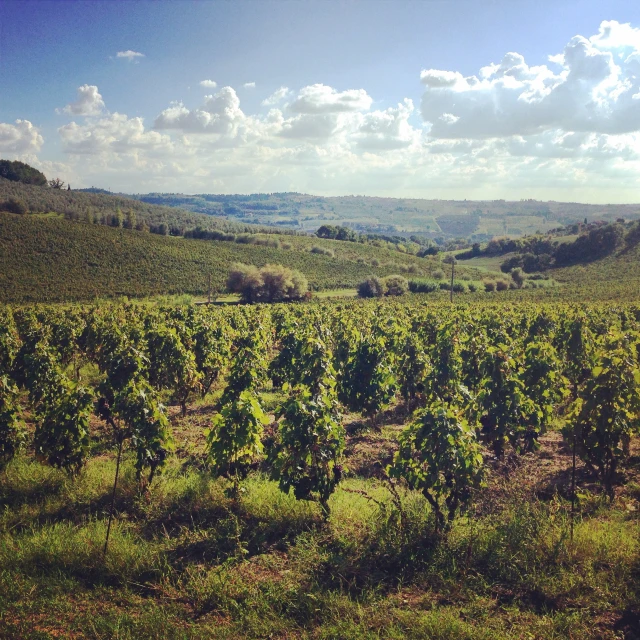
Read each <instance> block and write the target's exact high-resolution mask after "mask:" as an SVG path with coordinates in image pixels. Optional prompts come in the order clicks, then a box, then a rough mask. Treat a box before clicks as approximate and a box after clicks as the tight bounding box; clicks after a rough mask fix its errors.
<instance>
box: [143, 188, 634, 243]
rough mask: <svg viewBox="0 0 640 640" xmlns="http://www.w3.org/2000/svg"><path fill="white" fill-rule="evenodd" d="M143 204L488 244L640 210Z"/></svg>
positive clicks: (499, 203)
mask: <svg viewBox="0 0 640 640" xmlns="http://www.w3.org/2000/svg"><path fill="white" fill-rule="evenodd" d="M131 197H133V198H137V199H139V200H140V201H141V202H144V203H148V204H154V205H157V206H160V205H162V206H169V207H179V208H181V209H188V210H189V211H192V212H199V213H206V214H210V215H215V216H225V217H227V218H228V219H229V220H234V221H236V222H244V223H246V222H251V223H258V224H265V225H274V226H277V227H279V228H283V229H287V228H288V229H296V230H306V231H315V230H316V229H317V228H318V227H319V226H321V225H323V224H342V225H347V226H349V227H351V228H353V229H355V230H356V231H360V232H367V233H369V232H376V233H404V234H424V235H427V236H429V237H432V238H434V237H439V236H440V237H445V238H453V237H464V238H469V239H473V240H479V241H483V240H488V239H490V238H491V237H493V236H496V235H511V236H522V235H528V234H532V233H536V232H537V231H540V232H545V231H548V230H549V229H553V228H557V227H559V226H564V225H567V224H574V223H577V222H582V221H583V220H584V219H585V218H587V220H588V221H589V222H591V221H594V220H604V221H608V222H612V221H615V220H616V219H617V218H625V219H626V220H633V219H637V218H640V205H637V204H629V205H627V204H619V205H593V204H581V203H575V202H542V201H537V200H521V201H517V202H509V201H505V200H457V201H456V200H422V199H411V198H375V197H368V196H340V197H321V196H313V195H306V194H300V193H272V194H251V195H221V194H196V195H188V194H171V193H150V194H144V195H133V196H131Z"/></svg>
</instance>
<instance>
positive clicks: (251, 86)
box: [242, 82, 256, 89]
mask: <svg viewBox="0 0 640 640" xmlns="http://www.w3.org/2000/svg"><path fill="white" fill-rule="evenodd" d="M242 86H243V87H244V88H245V89H255V88H256V83H255V82H245V83H244V84H243V85H242Z"/></svg>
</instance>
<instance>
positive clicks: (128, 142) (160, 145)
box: [58, 113, 172, 155]
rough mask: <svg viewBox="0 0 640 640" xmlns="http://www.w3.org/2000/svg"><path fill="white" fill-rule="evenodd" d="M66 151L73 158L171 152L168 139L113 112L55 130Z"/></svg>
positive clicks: (135, 120) (135, 121)
mask: <svg viewBox="0 0 640 640" xmlns="http://www.w3.org/2000/svg"><path fill="white" fill-rule="evenodd" d="M58 133H59V134H60V138H61V140H62V144H63V146H64V149H65V151H66V152H68V153H71V154H73V155H98V154H110V153H113V154H116V155H117V154H121V153H127V152H132V151H147V152H158V151H164V152H170V151H171V149H172V143H171V139H170V138H169V136H166V135H163V134H160V133H158V132H157V131H148V130H145V128H144V121H143V119H142V118H128V117H127V116H126V115H124V114H120V113H112V114H110V115H108V116H106V117H104V118H101V119H99V120H97V121H90V122H88V123H87V124H84V125H79V124H77V123H75V122H70V123H69V124H67V125H64V126H62V127H60V128H59V129H58Z"/></svg>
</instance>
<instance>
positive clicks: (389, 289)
mask: <svg viewBox="0 0 640 640" xmlns="http://www.w3.org/2000/svg"><path fill="white" fill-rule="evenodd" d="M384 287H385V292H384V295H385V296H402V295H404V294H405V293H407V291H408V290H409V283H408V282H407V279H406V278H403V277H402V276H398V275H392V276H387V277H386V278H385V279H384Z"/></svg>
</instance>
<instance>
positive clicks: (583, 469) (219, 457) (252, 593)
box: [0, 298, 640, 637]
mask: <svg viewBox="0 0 640 640" xmlns="http://www.w3.org/2000/svg"><path fill="white" fill-rule="evenodd" d="M639 357H640V307H639V306H637V305H634V304H618V305H613V306H612V305H609V306H599V305H596V304H592V305H569V304H561V303H556V304H547V305H539V304H537V305H534V304H526V303H520V304H508V303H504V304H503V305H500V306H498V305H495V306H492V305H483V306H479V305H474V304H470V305H465V306H456V307H452V306H449V305H444V304H435V305H434V304H431V305H427V304H425V303H424V302H423V301H421V300H420V298H415V299H414V300H413V301H411V302H409V303H408V302H397V301H385V302H372V301H359V302H355V301H354V302H351V303H348V304H333V305H331V304H326V303H325V304H322V305H321V304H318V305H289V306H287V305H272V306H269V305H256V306H239V307H204V306H202V307H193V306H187V307H185V306H182V307H181V306H176V307H155V308H154V307H141V306H135V305H122V304H121V305H108V306H95V307H70V308H67V309H62V308H59V307H24V308H16V309H13V310H12V309H11V308H8V307H5V308H1V309H0V460H1V464H2V468H3V471H0V473H1V474H2V476H3V477H4V479H3V481H2V483H1V484H0V504H2V506H3V508H4V512H3V514H2V516H0V558H1V561H0V564H1V565H2V567H3V570H2V578H1V581H2V585H3V589H4V590H5V593H7V594H8V595H7V596H6V597H4V599H0V616H4V619H5V623H6V621H11V620H13V622H12V624H13V625H14V626H13V627H11V628H12V629H13V633H14V634H18V635H20V636H21V637H22V634H23V632H24V628H23V627H22V626H20V625H21V624H22V623H21V622H20V620H21V617H20V615H19V613H17V612H19V611H20V607H23V608H24V607H27V610H28V605H27V604H26V603H25V600H24V594H25V593H26V591H25V590H28V589H29V588H31V587H30V586H29V584H31V585H33V584H41V581H42V580H43V579H48V578H46V576H49V577H51V576H54V575H55V576H58V578H57V580H62V582H60V584H59V586H58V587H57V588H56V589H57V591H56V589H54V592H56V593H57V594H58V596H59V597H62V594H64V593H65V592H66V591H67V590H68V589H69V588H73V589H75V588H76V587H71V586H69V585H70V584H72V583H73V584H76V583H77V584H78V585H80V586H78V587H77V588H78V589H80V591H82V592H84V593H86V594H89V593H93V590H95V589H103V590H104V589H107V590H108V589H113V588H114V587H116V586H118V587H119V588H122V589H126V590H127V591H128V592H130V593H131V594H132V597H135V598H136V599H139V600H140V602H144V603H145V604H144V607H146V608H145V611H146V612H147V613H146V614H145V615H147V614H148V613H149V609H148V607H152V608H154V610H155V611H156V614H157V615H158V616H159V618H158V620H160V619H161V621H156V622H157V624H159V625H160V627H158V629H160V630H159V631H158V632H157V634H158V635H153V634H151V635H148V636H147V635H144V634H142V631H141V629H143V628H144V630H145V633H147V632H148V629H149V628H150V627H149V624H150V622H149V620H148V619H146V618H145V619H146V620H147V621H146V622H145V623H144V627H136V626H135V623H134V622H132V621H131V620H130V619H129V618H127V620H128V622H127V625H128V626H127V629H129V631H127V633H128V634H129V635H127V634H124V635H123V636H122V637H191V636H190V635H189V634H190V633H193V634H194V637H203V636H202V635H199V634H203V633H205V631H204V630H205V627H198V626H197V625H196V626H195V627H192V628H190V631H189V632H188V633H187V632H186V631H185V632H184V634H182V635H180V634H179V633H178V632H177V631H176V630H177V629H178V627H180V628H182V624H183V623H184V620H185V618H184V616H185V615H186V614H185V613H184V612H183V613H182V614H180V613H179V612H176V611H172V610H170V609H171V606H174V605H175V603H173V604H171V603H172V602H173V600H172V598H174V599H175V598H177V600H178V601H180V602H185V601H187V602H189V605H188V607H195V610H196V611H197V615H198V616H204V618H203V620H205V621H208V622H207V624H208V623H210V622H211V619H210V618H207V616H209V617H210V616H214V617H215V618H216V619H218V620H224V621H225V625H226V627H225V629H226V631H224V633H222V632H221V635H215V634H214V633H213V632H211V633H210V636H211V637H238V636H243V635H247V636H248V637H257V636H260V637H262V634H266V635H268V633H272V632H276V631H277V632H278V633H283V632H284V631H286V632H287V633H289V632H291V633H294V632H295V633H296V634H301V635H304V634H308V635H309V636H312V637H316V635H317V636H318V637H325V636H323V633H325V632H326V633H327V634H328V635H327V636H326V637H346V636H343V635H342V634H343V633H345V634H346V633H347V630H348V629H347V627H345V628H344V630H343V631H340V632H338V631H333V632H332V631H329V629H333V627H332V626H331V625H333V624H337V622H336V619H337V618H339V617H340V615H339V614H338V613H337V611H338V610H339V609H340V607H343V608H345V607H346V608H347V610H348V611H349V616H351V618H350V619H351V623H350V624H352V625H353V628H351V627H349V633H353V634H354V635H353V637H369V636H368V635H366V634H365V633H364V630H365V627H366V624H365V622H364V621H363V620H362V619H360V618H358V621H356V620H355V618H353V616H354V615H355V614H354V610H353V607H354V606H365V605H366V606H373V604H374V602H375V601H376V598H378V605H376V606H383V607H391V608H392V609H393V610H394V611H395V609H394V608H393V607H394V606H395V605H393V603H392V601H391V600H389V598H390V597H391V596H389V594H391V593H393V592H394V590H395V591H397V590H398V589H409V590H410V591H411V590H412V589H413V590H415V589H420V590H421V591H420V592H421V593H422V594H425V593H427V592H429V591H430V590H434V589H435V590H436V591H437V592H439V593H440V594H441V596H440V597H443V598H445V600H446V601H449V600H451V599H453V600H452V602H453V604H450V605H448V606H447V607H444V608H443V607H440V609H438V611H439V614H438V615H439V616H440V618H441V619H442V620H443V621H444V622H443V623H442V624H445V625H446V624H449V623H450V624H452V625H454V626H453V627H447V629H448V631H447V630H446V629H445V631H443V633H445V635H444V636H437V637H512V636H511V635H509V633H508V630H507V627H504V626H500V625H502V624H503V621H502V622H501V621H500V618H499V617H498V622H497V623H496V624H498V626H497V627H495V628H493V631H492V632H491V633H489V634H488V635H486V636H485V635H482V631H481V628H480V627H481V625H480V627H478V626H477V625H476V624H475V623H473V622H469V623H468V624H466V623H465V624H464V625H463V626H462V627H460V628H459V629H458V627H457V626H456V624H457V623H456V624H454V620H459V614H454V612H455V611H457V610H458V609H459V608H460V607H463V609H465V611H467V610H468V608H469V607H471V608H473V606H475V605H473V599H474V598H480V599H482V598H485V600H484V602H485V604H486V602H487V600H486V599H487V598H489V600H493V599H495V597H496V596H495V594H496V593H497V591H496V589H497V590H498V591H500V590H504V589H507V590H510V592H511V593H512V596H511V597H512V605H513V606H515V603H517V604H518V605H519V607H520V610H521V611H524V612H525V613H524V614H523V615H524V618H523V619H522V620H521V621H520V622H522V624H524V625H525V627H526V626H527V625H534V627H535V628H536V629H537V631H536V634H537V635H535V637H558V634H559V635H560V636H563V637H564V633H565V632H566V633H569V632H571V633H575V634H577V635H575V636H574V637H589V633H591V632H589V631H588V629H589V625H590V624H591V623H592V622H594V620H595V619H596V618H594V616H596V617H597V615H599V614H598V612H602V611H607V610H610V609H611V608H613V609H614V610H615V611H617V612H618V617H619V618H620V617H621V619H624V616H625V615H627V614H626V613H625V611H627V612H628V611H631V612H632V614H633V615H636V613H637V611H638V609H637V607H638V604H639V602H640V600H639V599H638V594H637V592H634V591H633V589H631V591H629V589H628V585H629V584H631V583H632V582H633V580H632V578H631V574H629V573H628V572H629V571H632V572H633V571H634V569H633V566H628V564H629V563H631V565H632V564H633V563H632V561H631V560H629V558H634V557H636V558H637V553H638V551H639V549H638V535H637V527H638V521H637V518H636V519H635V520H634V514H635V511H634V510H635V509H636V505H637V500H638V498H639V497H640V490H639V489H638V484H634V482H637V481H631V482H629V478H633V477H636V476H634V474H637V460H638V455H637V448H636V440H635V438H636V436H637V435H638V431H639V430H640V369H639V367H638V359H639ZM541 447H542V448H541ZM543 454H544V455H543ZM554 456H555V457H557V456H564V458H563V459H564V460H565V462H567V463H568V467H567V468H565V469H564V475H563V474H560V475H559V476H558V478H556V482H555V484H554V489H553V491H552V493H551V494H549V492H547V493H546V494H545V495H544V497H543V498H540V496H539V495H538V493H536V496H537V497H535V499H534V498H532V497H531V496H530V495H529V494H527V495H526V497H523V496H524V494H523V491H525V489H523V486H526V484H527V483H526V482H524V483H523V476H522V475H519V474H522V473H523V471H522V470H523V469H529V470H530V469H531V468H536V467H539V466H540V465H544V464H545V460H548V459H549V458H550V457H551V458H554ZM634 465H635V466H634ZM565 466H566V465H565ZM509 483H511V484H509ZM2 487H3V488H2ZM634 487H635V488H634ZM536 491H537V489H536ZM634 491H635V493H634ZM621 505H622V509H623V510H622V512H621V513H622V515H618V516H616V515H615V514H619V513H620V511H619V510H620V508H621ZM626 508H628V510H626V511H625V509H626ZM603 510H604V511H603ZM599 513H607V514H608V516H607V518H608V519H609V520H611V521H610V522H609V523H608V525H607V526H608V527H609V528H608V529H607V531H608V532H609V533H606V532H605V531H604V530H603V529H602V528H601V527H602V523H601V521H600V520H598V518H597V517H596V516H597V514H599ZM37 514H39V515H37ZM36 516H37V519H36V520H34V519H33V518H34V517H36ZM363 518H364V520H362V519H363ZM359 519H360V520H359ZM613 531H617V534H616V535H617V542H616V543H615V544H614V541H613V538H611V537H610V536H613V535H614V534H613V533H611V532H613ZM590 536H591V537H590ZM594 536H595V537H594ZM634 536H635V537H634ZM591 538H593V539H591ZM596 539H597V540H596ZM589 540H591V542H589ZM47 541H48V542H47ZM592 543H593V544H594V545H595V547H593V549H591V548H589V549H587V550H586V549H585V545H587V547H589V545H591V544H592ZM52 545H53V546H52ZM612 545H614V546H615V545H618V547H617V549H618V550H617V551H616V552H614V551H613V547H612ZM585 554H586V555H585ZM589 554H591V555H589ZM602 554H605V555H606V556H607V558H606V562H605V560H603V557H604V556H603V555H602ZM607 554H608V555H607ZM625 554H626V555H625ZM634 554H635V555H634ZM507 555H508V556H509V558H510V560H509V561H506V556H507ZM623 556H624V557H623ZM36 558H39V560H37V561H36ZM34 562H36V565H35V566H37V568H35V569H34V565H33V563H34ZM603 562H604V563H605V565H606V567H608V568H605V565H603V564H602V563H603ZM625 562H626V563H627V564H625ZM256 563H257V564H256ZM265 563H266V564H265ZM501 563H505V564H504V566H503V565H502V564H501ZM307 565H308V566H307ZM512 565H513V566H512ZM551 565H553V566H556V565H557V567H556V569H553V571H552V570H551V569H550V568H549V567H550V566H551ZM283 571H284V573H282V572H283ZM547 571H551V573H550V574H549V575H546V573H545V572H547ZM607 571H608V572H609V573H607ZM30 572H31V573H30ZM574 572H578V574H579V576H581V577H580V578H579V579H577V582H576V581H575V580H572V582H571V584H569V583H568V582H566V581H567V580H569V576H571V575H573V573H574ZM603 572H604V573H603ZM249 574H250V575H249ZM271 574H273V575H271ZM614 574H615V575H614ZM18 576H22V578H18ZM65 576H66V577H65ZM274 576H275V577H274ZM63 578H64V579H63ZM267 578H268V579H267ZM285 578H286V579H285ZM552 578H553V579H552ZM64 580H66V581H71V582H70V583H69V584H66V586H65V583H64ZM602 580H605V581H612V585H610V586H609V587H608V588H610V589H611V590H609V591H607V592H606V594H604V593H603V594H601V595H602V597H600V596H598V597H596V596H595V595H594V594H593V593H592V592H591V591H590V590H591V589H592V588H593V585H594V584H595V582H597V581H602ZM549 581H551V582H549ZM594 581H595V582H594ZM614 583H615V584H617V585H618V586H617V587H615V586H614ZM636 584H637V583H636ZM10 585H11V588H9V586H10ZM374 585H377V587H375V588H374ZM623 585H626V586H623ZM33 588H34V589H35V588H36V587H33ZM38 589H40V587H38ZM425 589H426V590H427V591H425ZM616 589H617V590H616ZM283 590H284V591H283ZM550 590H551V591H553V590H556V591H558V593H555V595H554V597H555V598H558V599H559V601H562V602H565V603H566V604H565V605H563V606H562V609H561V610H562V611H564V608H565V607H568V609H569V612H570V614H571V615H569V614H566V615H565V613H563V614H562V615H560V614H559V611H560V610H559V609H558V605H556V604H553V603H549V602H546V601H545V600H544V598H549V597H551V596H549V595H548V592H549V591H550ZM181 593H182V596H181V595H180V594H181ZM12 594H13V595H12ZM385 594H386V595H385ZM442 594H444V595H442ZM470 594H473V595H470ZM536 594H537V595H536ZM540 594H547V595H544V598H543V600H542V602H539V600H540V598H542V597H543V596H542V595H540ZM43 597H44V596H43ZM47 597H52V596H51V594H49V596H47ZM91 597H93V596H91ZM421 597H425V598H426V597H427V596H421ZM301 598H302V600H300V599H301ZM380 598H382V600H380ZM585 598H586V599H587V601H588V606H589V607H591V609H592V610H593V612H592V613H590V614H587V613H586V612H585V611H583V609H584V607H585V606H587V605H585ZM276 601H278V602H280V601H282V603H281V604H280V605H278V606H279V607H280V609H279V613H276V612H271V613H269V615H266V614H265V615H266V617H265V618H264V619H263V620H258V619H254V618H252V617H251V615H249V612H250V611H251V608H252V607H254V608H255V607H262V608H263V609H260V610H263V612H264V611H267V610H268V611H271V609H272V608H273V607H275V606H276V605H275V602H276ZM320 601H321V602H323V603H324V604H323V605H322V606H323V607H328V608H329V610H331V611H332V612H333V613H332V614H331V615H329V614H327V616H328V617H326V616H325V617H324V618H323V616H322V615H321V614H320V613H319V612H318V610H317V608H316V606H315V605H314V602H320ZM534 601H535V602H534ZM357 602H360V603H361V604H360V605H356V603H357ZM269 603H270V604H269ZM367 603H368V604H367ZM170 605H171V606H170ZM392 605H393V606H392ZM141 606H142V605H141ZM443 606H444V605H443ZM246 607H249V608H248V609H247V608H246ZM264 607H266V609H264ZM456 607H457V608H456ZM276 608H277V607H276ZM23 610H24V609H23ZM434 611H435V610H434ZM634 612H635V613H634ZM181 615H182V617H181ZM389 615H391V614H389ZM398 615H400V614H399V613H398V614H397V615H396V613H394V614H393V615H391V618H392V621H389V622H388V623H385V624H388V625H390V626H386V627H385V626H384V625H383V626H382V627H381V628H380V634H381V636H383V637H391V635H392V633H396V634H400V635H402V634H403V633H404V632H405V631H406V627H405V626H403V625H404V624H405V623H404V622H402V616H401V615H400V617H398ZM465 615H468V614H465ZM349 616H348V617H349ZM425 616H426V617H425ZM452 616H453V617H452ZM356 617H357V616H356ZM423 618H424V620H423V621H422V622H421V623H420V624H425V625H427V627H428V625H429V624H435V622H434V619H432V618H430V617H429V615H427V613H424V615H423ZM440 618H439V619H440ZM0 619H2V618H0ZM187 619H188V616H187ZM179 620H182V621H183V622H179ZM429 620H430V622H429ZM447 620H449V622H448V623H447V622H446V621H447ZM525 621H526V624H525ZM22 622H24V619H22ZM103 623H104V624H107V622H105V621H103ZM83 624H85V625H86V624H88V622H87V621H86V620H85V621H84V623H83ZM154 624H156V623H154ZM203 624H204V622H203ZM345 624H346V622H345ZM377 624H382V623H381V622H380V621H378V623H377ZM504 624H506V623H504ZM518 624H519V623H518ZM598 624H600V623H598ZM607 624H608V623H605V622H602V624H601V625H600V626H599V627H597V632H596V634H595V635H594V636H593V637H609V636H608V635H606V633H605V634H604V636H603V635H598V633H601V632H602V633H604V632H605V631H607V632H608V631H611V629H610V628H609V627H610V625H609V627H608V626H607ZM611 624H613V622H612V623H611ZM176 625H177V626H176ZM362 625H365V627H362ZM393 625H396V626H393ZM536 625H537V626H536ZM125 626H126V625H125ZM151 626H153V625H151ZM516 626H517V625H516ZM356 627H357V628H358V629H360V631H361V632H362V635H357V634H356V632H355V629H356ZM427 627H424V629H427ZM454 627H455V628H454ZM83 628H84V629H85V631H86V628H85V627H83ZM109 628H111V627H109ZM443 628H444V627H443ZM634 628H635V627H634ZM136 629H137V631H136ZM168 629H171V630H172V631H171V633H169V631H168ZM265 629H268V633H267V631H265ZM456 629H458V631H455V630H456ZM465 629H466V631H465V632H464V633H462V631H463V630H465ZM206 630H207V634H209V632H210V629H209V627H206ZM563 630H564V631H563ZM183 631H184V629H183ZM360 631H359V632H358V633H360ZM454 631H455V633H454ZM111 632H112V631H111ZM111 632H109V633H107V635H109V636H110V634H111ZM174 632H175V633H174ZM458 632H459V633H458ZM225 633H226V634H227V635H225ZM332 633H336V634H337V635H331V634H332ZM425 633H426V631H425ZM447 633H450V634H453V635H446V634H447ZM492 633H493V635H492ZM612 633H613V631H612ZM465 634H466V635H465ZM554 634H556V635H554ZM90 635H91V636H92V637H103V636H101V635H100V633H98V632H97V631H95V633H93V632H92V634H90ZM34 637H36V636H34ZM38 637H40V636H38ZM349 637H351V636H349ZM372 637H373V636H372ZM375 637H378V636H375ZM416 637H423V636H420V635H419V634H418V636H416ZM513 637H520V636H519V635H517V634H516V635H514V636H513ZM610 637H618V636H615V635H611V636H610ZM630 637H631V636H630Z"/></svg>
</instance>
